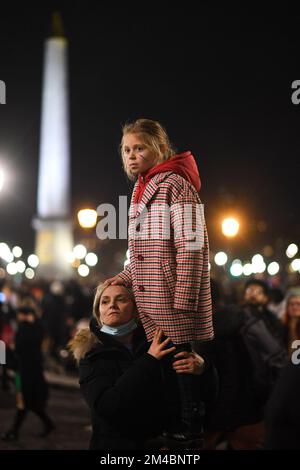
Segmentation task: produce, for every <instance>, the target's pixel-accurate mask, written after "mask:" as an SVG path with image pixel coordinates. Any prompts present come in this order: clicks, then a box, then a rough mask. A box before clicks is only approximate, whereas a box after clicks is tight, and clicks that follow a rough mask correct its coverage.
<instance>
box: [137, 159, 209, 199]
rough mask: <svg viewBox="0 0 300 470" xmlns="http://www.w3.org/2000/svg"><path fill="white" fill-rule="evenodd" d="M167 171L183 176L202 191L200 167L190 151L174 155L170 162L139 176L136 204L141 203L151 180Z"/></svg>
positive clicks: (197, 189)
mask: <svg viewBox="0 0 300 470" xmlns="http://www.w3.org/2000/svg"><path fill="white" fill-rule="evenodd" d="M166 171H172V173H176V174H177V175H180V176H182V177H183V178H185V179H186V180H187V181H188V182H189V183H191V184H192V185H193V186H194V188H195V189H196V191H197V192H199V191H200V188H201V180H200V176H199V171H198V167H197V164H196V161H195V158H194V157H193V155H192V153H191V152H190V151H188V152H184V153H180V154H179V155H174V156H173V157H171V158H170V159H169V160H167V161H165V162H163V163H160V164H159V165H157V166H155V167H153V168H150V169H149V170H147V171H146V172H145V173H142V174H141V175H139V177H138V187H137V190H136V193H135V198H134V203H135V204H138V203H139V202H140V201H141V199H142V196H143V194H144V191H145V188H146V186H147V184H148V183H149V181H150V180H151V178H152V177H153V176H154V175H157V173H165V172H166Z"/></svg>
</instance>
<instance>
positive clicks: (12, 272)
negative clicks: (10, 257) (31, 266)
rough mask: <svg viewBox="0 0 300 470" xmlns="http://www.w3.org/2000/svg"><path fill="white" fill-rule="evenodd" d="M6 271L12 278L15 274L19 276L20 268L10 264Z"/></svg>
mask: <svg viewBox="0 0 300 470" xmlns="http://www.w3.org/2000/svg"><path fill="white" fill-rule="evenodd" d="M6 271H7V272H8V274H10V275H11V276H14V275H15V274H17V272H18V268H17V265H16V263H8V265H7V266H6Z"/></svg>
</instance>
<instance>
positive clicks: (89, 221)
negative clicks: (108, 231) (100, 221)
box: [77, 209, 98, 228]
mask: <svg viewBox="0 0 300 470" xmlns="http://www.w3.org/2000/svg"><path fill="white" fill-rule="evenodd" d="M77 217H78V222H79V225H80V227H82V228H93V227H95V225H96V223H97V217H98V214H97V212H96V211H95V210H94V209H82V210H80V211H79V212H78V214H77Z"/></svg>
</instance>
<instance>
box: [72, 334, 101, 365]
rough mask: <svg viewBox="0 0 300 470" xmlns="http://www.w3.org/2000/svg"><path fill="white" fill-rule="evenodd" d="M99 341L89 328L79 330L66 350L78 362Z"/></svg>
mask: <svg viewBox="0 0 300 470" xmlns="http://www.w3.org/2000/svg"><path fill="white" fill-rule="evenodd" d="M98 343H99V341H98V339H97V338H96V336H95V335H94V334H93V333H92V332H91V330H90V329H89V328H83V329H82V330H79V331H78V332H77V333H76V335H75V336H74V338H73V339H71V340H70V341H69V343H68V348H69V349H70V351H71V352H72V354H73V356H74V358H75V359H76V361H78V362H79V361H80V359H83V358H84V356H85V355H86V354H87V353H88V352H89V351H90V350H91V349H93V347H94V346H96V344H98Z"/></svg>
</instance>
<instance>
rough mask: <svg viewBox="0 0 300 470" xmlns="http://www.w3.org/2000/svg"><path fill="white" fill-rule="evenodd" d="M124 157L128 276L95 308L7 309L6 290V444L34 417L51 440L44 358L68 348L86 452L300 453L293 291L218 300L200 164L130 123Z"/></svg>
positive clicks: (22, 303)
mask: <svg viewBox="0 0 300 470" xmlns="http://www.w3.org/2000/svg"><path fill="white" fill-rule="evenodd" d="M120 153H121V158H122V164H123V169H124V171H125V173H126V175H127V177H128V178H129V179H131V180H133V181H135V185H134V189H133V192H132V197H131V202H130V208H129V224H128V252H129V259H128V263H127V264H126V266H125V268H124V269H123V271H121V272H119V273H118V274H116V275H115V276H114V277H112V278H109V279H106V280H105V281H104V282H103V283H102V284H101V285H100V286H98V287H97V290H96V294H95V296H94V295H93V292H83V291H82V289H80V287H79V285H78V284H76V283H75V282H72V281H70V282H69V283H66V284H65V285H64V284H62V283H61V282H58V281H56V282H53V283H51V284H50V285H49V287H48V286H44V288H40V289H32V288H31V292H30V293H29V292H22V290H21V289H20V290H19V292H18V293H17V300H16V299H15V306H13V305H12V299H13V294H12V290H11V291H10V290H9V286H6V285H4V287H3V288H2V304H1V322H2V325H1V329H0V330H1V335H2V338H3V337H4V338H5V337H6V339H4V340H5V343H6V344H7V345H8V347H9V348H11V353H10V355H11V357H13V358H14V359H15V362H16V364H17V365H16V366H15V379H16V384H15V387H16V392H17V393H18V394H19V401H18V404H17V413H16V417H15V421H14V424H13V426H12V429H10V430H9V431H8V432H7V433H5V434H4V435H3V436H2V437H3V439H15V438H17V436H18V432H19V429H20V426H21V423H22V422H23V420H24V417H25V416H26V412H27V411H28V410H30V409H31V410H32V411H34V412H35V413H36V414H37V415H38V416H39V417H40V418H41V420H42V422H43V424H44V429H43V433H42V434H43V435H44V436H46V435H47V434H49V432H51V431H52V430H53V429H54V424H53V422H52V420H51V419H50V418H49V416H48V415H47V413H46V397H47V390H46V386H45V385H46V384H45V381H44V379H43V373H42V368H43V364H42V360H41V352H40V350H41V348H42V345H43V346H44V353H45V356H46V358H48V359H49V358H50V359H51V360H55V361H59V360H60V357H61V354H60V348H62V347H64V348H65V347H66V344H68V347H69V349H70V350H71V351H72V353H73V355H74V357H75V359H77V361H78V366H79V382H80V387H81V390H82V392H83V396H84V398H85V400H86V402H87V404H88V406H89V408H90V412H91V419H92V438H91V444H90V447H91V449H108V450H110V449H119V448H123V449H141V448H148V447H149V446H150V447H152V448H153V446H154V447H157V448H159V449H160V448H168V449H178V448H181V449H182V448H184V449H187V448H190V447H191V446H192V447H195V446H201V448H204V449H215V448H218V446H220V445H222V444H223V443H224V442H225V443H226V446H227V448H229V449H234V450H237V449H262V448H270V449H273V448H278V447H279V448H280V447H281V446H285V447H286V446H289V445H291V446H295V445H296V443H297V436H298V441H299V442H300V439H299V433H298V434H297V428H296V423H297V419H298V418H299V406H298V407H297V403H295V402H296V396H297V393H299V392H300V390H299V389H298V390H295V387H297V383H299V379H297V376H298V375H299V370H300V369H299V367H297V362H298V361H297V357H296V356H297V354H295V349H296V347H297V345H298V338H299V324H300V323H299V322H300V292H299V289H298V290H297V289H295V290H290V289H288V292H286V293H285V292H280V290H278V286H277V287H276V288H273V290H270V287H271V286H269V285H268V283H267V282H265V280H263V279H262V278H261V276H260V278H259V277H254V278H251V279H248V280H247V282H246V283H245V285H244V286H243V289H242V291H240V292H239V297H235V296H234V295H232V296H230V295H228V282H227V291H226V290H225V292H224V285H222V284H221V285H220V284H219V283H218V282H217V280H216V279H214V278H213V276H212V273H211V271H210V267H209V258H210V251H209V241H208V233H207V229H206V223H205V219H204V214H203V211H202V210H201V208H202V202H201V199H200V195H199V191H200V188H201V178H200V174H199V170H198V167H197V163H196V160H195V158H194V156H193V155H192V153H191V152H190V151H186V152H182V153H177V152H176V150H175V148H174V147H173V145H172V143H171V142H170V140H169V137H168V134H167V132H166V130H165V129H164V127H163V126H162V125H161V124H160V123H159V122H157V121H153V120H149V119H137V120H136V121H133V122H131V123H127V124H125V126H124V127H123V128H122V139H121V142H120ZM162 209H163V217H159V214H162V212H161V211H162ZM94 287H95V286H94ZM274 287H275V286H274ZM286 287H288V286H286ZM25 290H26V289H25ZM15 294H16V293H15ZM285 294H286V295H285ZM91 304H93V318H92V320H90V319H89V317H90V315H91V311H92V307H91ZM13 307H15V309H13ZM14 316H15V317H16V319H17V322H15V318H14ZM78 320H80V322H81V323H80V324H79V325H78V324H77V329H78V330H79V331H78V332H76V322H78ZM14 322H15V323H17V326H16V325H15V330H16V335H15V338H14V332H15V330H14V328H13V327H12V325H13V324H14ZM42 328H44V330H45V334H46V336H45V340H44V341H43V333H42ZM74 333H75V334H74ZM10 335H11V337H10ZM72 336H73V339H71V337H72ZM70 339H71V340H70ZM47 341H48V343H47ZM296 353H297V351H296ZM64 354H65V351H64ZM12 362H13V361H12ZM29 362H30V363H31V364H32V369H33V370H31V369H30V370H28V363H29ZM7 368H9V363H8V364H7V366H6V367H5V368H4V374H3V377H2V380H3V383H4V385H5V381H6V372H5V370H6V369H7ZM295 376H296V378H295V379H294V377H295ZM34 384H38V388H39V390H40V392H39V397H40V400H39V401H37V400H36V399H35V393H36V388H35V385H34ZM273 393H274V394H275V395H274V396H275V398H274V396H273ZM293 406H294V408H293Z"/></svg>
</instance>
